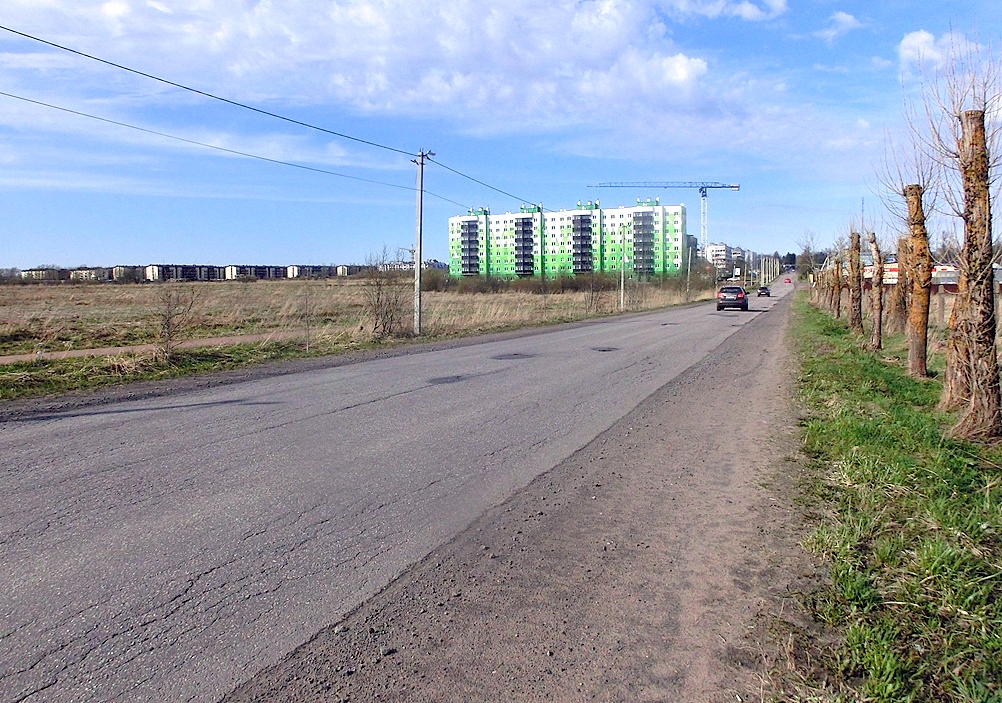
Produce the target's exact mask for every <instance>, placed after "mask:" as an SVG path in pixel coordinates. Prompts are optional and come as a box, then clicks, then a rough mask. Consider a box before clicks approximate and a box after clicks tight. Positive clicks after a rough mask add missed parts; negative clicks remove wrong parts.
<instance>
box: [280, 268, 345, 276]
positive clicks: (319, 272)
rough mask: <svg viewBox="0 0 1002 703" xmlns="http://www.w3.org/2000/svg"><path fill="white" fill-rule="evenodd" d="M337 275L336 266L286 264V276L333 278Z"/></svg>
mask: <svg viewBox="0 0 1002 703" xmlns="http://www.w3.org/2000/svg"><path fill="white" fill-rule="evenodd" d="M336 275H337V267H336V266H312V265H311V266H286V267H285V277H286V278H331V277H333V276H336Z"/></svg>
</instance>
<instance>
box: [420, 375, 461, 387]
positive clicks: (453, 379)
mask: <svg viewBox="0 0 1002 703" xmlns="http://www.w3.org/2000/svg"><path fill="white" fill-rule="evenodd" d="M465 380H466V376H439V377H438V378H429V379H428V383H430V384H431V385H433V386H441V385H443V384H446V383H459V382H460V381H465Z"/></svg>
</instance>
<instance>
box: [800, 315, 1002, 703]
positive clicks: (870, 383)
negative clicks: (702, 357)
mask: <svg viewBox="0 0 1002 703" xmlns="http://www.w3.org/2000/svg"><path fill="white" fill-rule="evenodd" d="M795 317H796V322H795V324H794V330H795V332H794V336H795V341H796V344H797V346H798V350H799V354H800V358H801V362H802V366H801V371H800V378H799V391H800V397H801V400H802V403H803V404H804V405H805V406H806V409H807V413H808V417H807V419H806V420H805V423H804V431H805V438H804V441H805V448H806V452H807V455H808V457H809V458H810V461H811V464H812V468H813V469H814V470H815V472H814V473H815V476H816V479H815V480H814V481H813V483H812V485H811V486H810V488H809V493H810V495H809V496H808V499H809V500H813V501H814V502H816V503H817V504H818V505H820V506H822V508H821V511H822V517H821V519H820V522H819V524H818V525H817V526H816V528H815V529H814V530H813V532H812V533H811V534H810V536H809V537H808V539H807V540H806V543H805V544H806V546H807V547H808V549H810V550H812V551H813V552H815V553H816V554H818V555H819V556H820V557H821V558H822V559H823V560H824V561H825V562H826V563H827V565H828V567H829V573H830V576H831V587H830V588H829V589H828V590H827V591H825V592H822V593H821V594H819V595H816V596H815V597H814V598H812V600H811V604H810V607H811V608H812V610H813V611H814V613H813V614H814V616H815V617H816V618H817V619H818V620H819V621H822V622H824V623H826V624H828V625H830V626H832V627H833V628H835V629H836V630H837V631H838V632H839V633H840V635H841V638H840V639H841V645H840V646H838V648H837V649H836V650H835V651H834V652H832V653H831V656H830V657H828V658H827V661H826V662H825V667H826V668H827V670H828V671H827V673H828V674H829V680H831V681H835V682H837V684H838V686H837V687H838V688H840V689H841V690H842V691H843V693H842V694H840V697H844V698H846V699H857V700H866V701H957V702H960V701H964V702H967V701H971V702H973V701H983V702H988V701H1002V538H1000V535H1002V447H999V446H994V447H984V446H979V445H974V444H970V443H966V442H959V441H955V440H951V439H948V438H946V437H945V434H944V433H945V430H946V428H948V427H949V426H950V425H951V424H952V422H953V421H954V420H955V418H954V417H953V416H952V415H947V414H943V413H939V412H937V411H936V403H937V401H938V399H939V393H940V384H939V383H938V382H937V381H936V380H927V381H917V380H914V379H911V378H909V377H908V376H907V375H906V373H905V372H904V368H903V367H904V358H905V357H906V352H905V351H904V348H903V343H902V341H901V340H900V338H898V339H895V338H891V339H890V340H889V344H888V348H887V349H886V350H885V351H884V352H881V353H876V354H873V353H868V352H863V351H861V350H860V340H858V339H855V338H853V337H852V336H851V335H850V334H849V332H848V331H847V329H846V328H845V325H844V324H842V323H841V322H840V321H836V320H832V319H831V318H830V317H828V316H826V315H824V314H822V313H820V312H818V311H816V310H814V309H813V308H811V307H810V306H809V305H808V304H807V302H806V301H805V300H804V299H800V300H798V301H797V302H796V303H795Z"/></svg>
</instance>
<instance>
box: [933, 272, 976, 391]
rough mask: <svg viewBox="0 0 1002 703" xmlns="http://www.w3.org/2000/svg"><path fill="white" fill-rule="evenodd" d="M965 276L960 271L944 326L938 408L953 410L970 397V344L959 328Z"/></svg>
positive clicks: (964, 297) (962, 310)
mask: <svg viewBox="0 0 1002 703" xmlns="http://www.w3.org/2000/svg"><path fill="white" fill-rule="evenodd" d="M966 300H967V276H966V275H965V274H964V273H963V272H961V273H960V280H959V281H958V282H957V295H956V296H954V298H953V307H952V308H951V309H950V319H949V320H948V321H947V323H946V326H947V329H948V330H949V333H948V336H947V338H946V369H945V370H944V372H943V391H942V392H941V393H940V396H939V409H940V410H957V409H958V408H960V407H962V406H963V405H964V404H965V403H967V402H968V400H970V394H971V377H970V376H971V373H970V370H971V364H970V356H971V351H970V346H969V345H968V344H967V336H966V335H965V334H964V332H963V329H962V328H963V327H964V325H965V324H966V323H965V322H964V319H963V315H964V312H965V309H966V306H967V303H966Z"/></svg>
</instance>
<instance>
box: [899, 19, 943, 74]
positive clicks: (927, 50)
mask: <svg viewBox="0 0 1002 703" xmlns="http://www.w3.org/2000/svg"><path fill="white" fill-rule="evenodd" d="M942 59H943V54H942V52H941V51H940V47H939V43H938V42H937V41H936V37H934V36H933V35H932V34H931V33H930V32H927V31H925V30H924V29H920V30H919V31H917V32H909V33H908V34H906V35H905V36H904V39H902V40H901V43H900V44H898V61H899V63H900V64H901V69H902V71H908V70H909V69H912V68H917V67H919V66H920V65H922V64H924V63H931V64H932V65H934V66H935V65H938V64H939V62H940V61H941V60H942Z"/></svg>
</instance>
